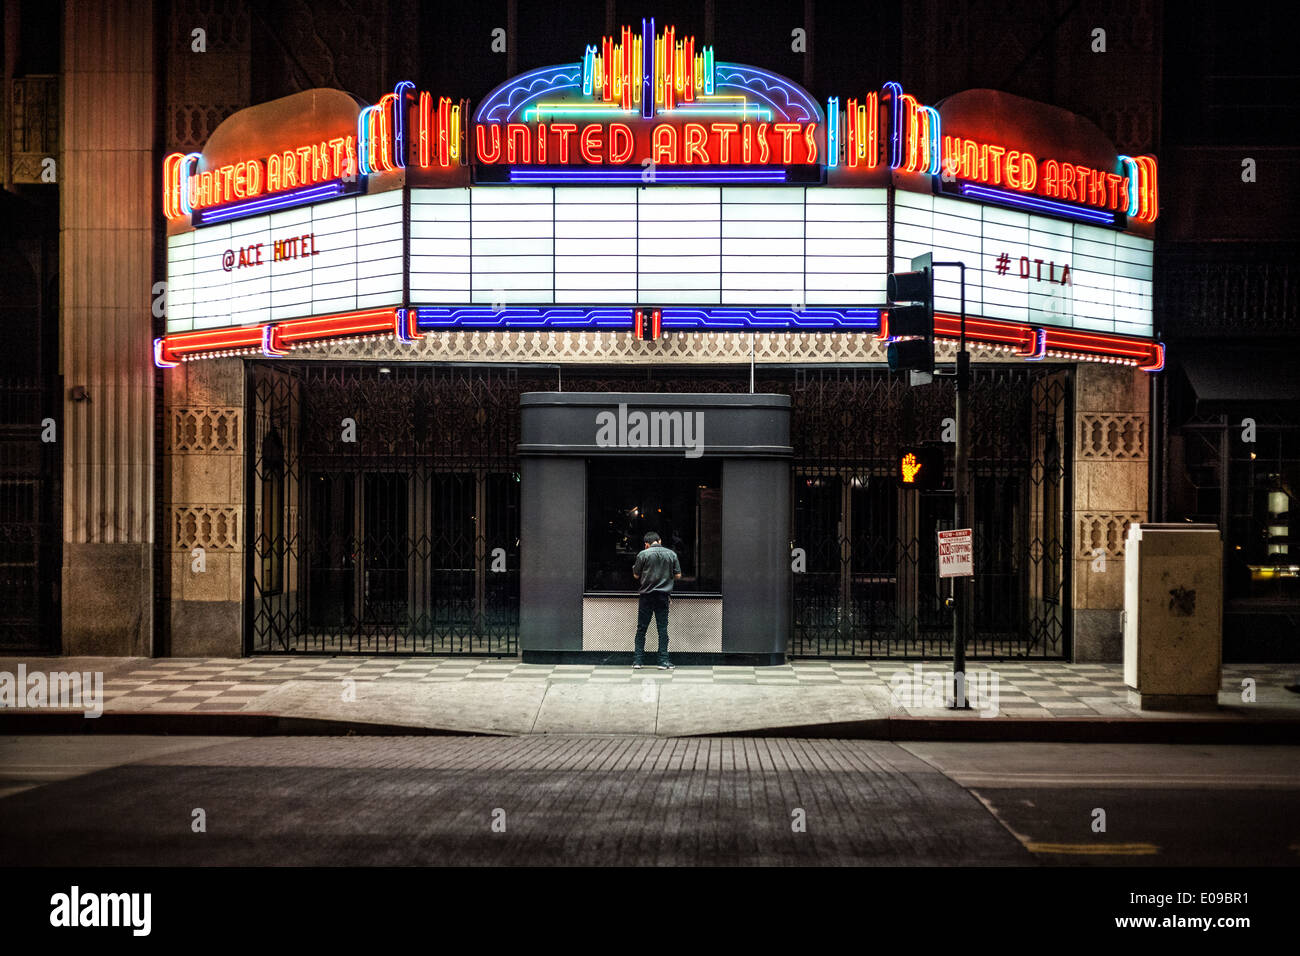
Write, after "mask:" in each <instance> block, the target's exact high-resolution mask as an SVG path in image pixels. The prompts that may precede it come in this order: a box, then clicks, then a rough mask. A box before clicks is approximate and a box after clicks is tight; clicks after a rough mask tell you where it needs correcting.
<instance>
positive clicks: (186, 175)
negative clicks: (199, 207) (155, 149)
mask: <svg viewBox="0 0 1300 956" xmlns="http://www.w3.org/2000/svg"><path fill="white" fill-rule="evenodd" d="M202 158H203V154H202V153H186V154H185V156H184V157H183V158H182V159H181V169H180V173H181V209H182V210H184V212H185V215H187V216H189V215H193V213H194V210H193V208H191V206H190V172H189V165H190V160H194V170H195V172H197V171H198V168H199V160H200V159H202Z"/></svg>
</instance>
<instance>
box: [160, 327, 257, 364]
mask: <svg viewBox="0 0 1300 956" xmlns="http://www.w3.org/2000/svg"><path fill="white" fill-rule="evenodd" d="M262 328H263V327H262V326H260V325H240V326H236V327H234V328H230V329H204V330H203V331H201V332H177V333H175V334H173V335H165V336H163V355H164V356H170V357H171V358H173V359H175V358H176V357H177V356H180V355H188V354H190V353H192V352H212V351H216V350H218V349H238V348H252V347H254V346H256V347H257V348H261V347H262Z"/></svg>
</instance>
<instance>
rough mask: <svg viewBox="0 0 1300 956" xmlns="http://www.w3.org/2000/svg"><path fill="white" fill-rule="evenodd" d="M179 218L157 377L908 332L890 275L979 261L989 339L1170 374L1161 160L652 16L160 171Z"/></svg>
mask: <svg viewBox="0 0 1300 956" xmlns="http://www.w3.org/2000/svg"><path fill="white" fill-rule="evenodd" d="M575 52H577V51H575ZM163 211H164V214H165V215H166V217H167V220H168V240H167V246H168V249H167V253H168V315H167V334H166V335H165V336H164V337H163V338H162V339H160V340H158V342H157V343H156V344H155V359H156V361H157V362H158V364H159V365H163V366H168V365H172V364H175V363H176V362H179V361H187V360H191V359H194V358H198V357H203V356H214V355H234V354H240V355H258V354H267V355H281V354H287V353H288V352H289V351H291V350H292V349H294V348H298V347H301V346H303V345H305V344H310V343H312V342H315V341H320V340H328V339H338V338H348V337H355V336H372V335H391V336H396V337H397V338H398V339H400V340H403V341H413V340H415V339H416V338H418V337H420V336H421V335H423V334H424V333H425V332H427V331H433V330H439V329H449V328H505V329H509V328H572V329H608V330H624V331H627V332H628V333H629V334H632V332H633V329H634V328H638V327H642V328H651V329H654V330H655V331H656V333H658V332H667V333H672V332H674V331H683V330H697V329H714V330H728V331H734V330H760V329H761V330H772V331H779V330H789V331H798V330H816V331H830V332H836V331H838V332H857V333H863V332H866V333H874V334H877V335H887V333H888V330H887V329H886V328H882V327H881V322H880V311H881V307H882V306H883V305H884V302H885V295H884V292H885V276H886V275H887V274H888V273H889V272H890V271H891V269H892V268H894V265H895V263H897V262H899V261H902V262H905V261H907V260H908V259H910V258H911V257H912V256H914V255H917V254H919V253H921V252H925V251H932V252H933V253H934V254H935V255H936V257H937V258H939V259H944V260H960V261H964V262H965V263H966V264H967V266H968V269H967V279H968V286H967V290H966V307H967V314H968V316H970V317H971V321H970V322H969V323H968V332H969V333H970V335H971V337H973V338H974V339H975V340H977V341H984V342H986V343H988V344H992V345H996V346H999V347H1003V348H1006V349H1009V350H1012V351H1015V352H1019V353H1020V354H1022V355H1023V356H1024V357H1026V358H1028V359H1035V358H1043V357H1046V356H1057V357H1068V358H1078V359H1082V360H1100V361H1112V362H1122V363H1125V364H1130V365H1136V366H1139V367H1142V368H1146V369H1148V370H1155V369H1158V368H1159V367H1161V366H1162V364H1163V346H1161V345H1159V344H1158V343H1156V342H1154V341H1153V340H1152V339H1151V334H1152V320H1151V262H1152V239H1151V236H1152V224H1153V223H1154V221H1155V218H1156V216H1157V215H1158V198H1157V189H1156V165H1155V161H1154V159H1152V158H1151V157H1146V156H1140V157H1127V156H1120V155H1118V154H1117V153H1116V151H1115V149H1114V147H1113V146H1112V145H1111V144H1110V143H1109V142H1108V141H1106V139H1105V137H1104V136H1103V135H1102V134H1101V133H1100V132H1099V131H1098V130H1097V129H1096V127H1094V126H1092V124H1090V123H1088V122H1087V121H1086V120H1083V119H1081V118H1080V117H1076V116H1073V115H1072V114H1069V113H1066V112H1065V111H1062V110H1058V109H1056V108H1054V107H1049V106H1046V105H1044V104H1037V103H1031V102H1029V101H1026V100H1022V99H1020V98H1018V97H1012V96H1009V95H1008V94H1003V93H996V92H994V91H989V90H974V91H969V92H967V93H960V94H957V95H955V96H952V97H949V98H948V99H946V100H944V101H942V102H940V103H938V104H936V105H934V106H928V105H925V104H922V103H920V102H918V101H917V100H916V99H915V98H914V97H912V96H910V95H909V94H907V93H906V92H905V91H904V90H903V89H902V87H901V86H899V85H898V84H896V83H887V84H885V85H884V87H882V88H881V89H879V90H869V91H859V92H858V93H855V94H854V95H853V96H845V97H843V98H841V97H832V98H830V99H829V100H828V101H827V102H826V103H824V104H822V103H818V102H817V101H816V100H814V99H813V97H812V96H811V95H809V94H808V92H807V91H805V90H803V89H802V88H800V87H799V86H798V85H797V84H795V83H793V82H792V81H790V80H789V79H787V78H785V77H781V76H778V75H777V74H774V73H772V72H770V71H768V70H765V69H762V68H760V67H755V66H748V65H744V64H737V63H729V62H725V61H720V60H716V59H715V58H714V51H713V49H712V48H711V47H707V46H698V45H697V44H696V42H695V40H694V38H692V37H682V36H678V35H677V34H676V32H675V31H674V29H673V28H672V27H667V28H664V29H658V28H656V26H655V23H654V21H653V20H647V21H643V22H642V24H641V26H640V28H639V29H636V28H633V27H625V28H624V29H623V30H622V31H621V32H620V33H619V35H618V36H614V37H606V38H604V39H603V40H602V41H601V42H600V43H599V44H592V45H589V46H587V47H586V48H585V50H583V51H582V53H581V58H580V59H579V60H577V61H575V62H572V63H567V64H561V65H558V66H555V67H547V68H543V69H539V70H533V71H531V72H529V73H526V74H523V75H522V76H519V77H516V78H513V79H511V80H509V81H508V82H506V83H503V84H502V85H501V86H499V87H498V88H497V89H495V90H493V91H491V92H490V93H489V94H488V95H487V96H486V97H485V98H484V99H483V100H482V102H481V103H479V104H478V105H477V107H476V108H472V107H471V104H470V103H469V101H467V100H452V99H451V98H449V97H436V96H434V95H433V94H432V93H429V92H422V91H417V90H416V89H415V87H414V85H413V84H411V83H407V82H402V83H398V84H397V85H396V86H395V87H394V88H393V90H392V91H391V92H388V93H385V94H384V95H383V96H382V97H380V99H379V101H378V102H377V103H375V104H374V105H367V104H365V103H362V102H361V101H359V100H357V99H355V98H354V97H351V96H350V95H348V94H345V93H342V92H340V91H337V90H312V91H308V92H306V93H301V94H297V95H295V96H292V97H286V98H285V99H283V100H277V101H275V102H272V103H268V104H264V105H262V106H257V107H251V108H250V109H247V110H243V111H241V112H239V113H236V114H235V115H234V116H232V117H230V118H229V119H227V120H226V121H225V122H224V123H222V124H221V126H220V127H219V128H218V129H217V131H216V132H215V133H214V134H213V136H212V138H211V140H210V141H209V142H208V144H206V146H205V147H204V150H203V152H202V153H191V154H179V153H178V154H173V155H171V156H168V157H167V158H166V160H165V161H164V167H163ZM891 233H892V237H893V244H892V248H891V246H890V241H889V237H890V235H891ZM936 293H937V296H936V308H937V309H938V311H939V315H937V317H936V331H937V333H938V335H939V336H940V337H946V336H949V335H951V334H953V333H954V332H955V329H956V314H957V311H958V309H959V290H958V289H957V288H956V286H955V285H954V284H953V283H952V282H950V281H949V279H948V277H947V276H944V275H940V276H939V277H938V282H937V284H936Z"/></svg>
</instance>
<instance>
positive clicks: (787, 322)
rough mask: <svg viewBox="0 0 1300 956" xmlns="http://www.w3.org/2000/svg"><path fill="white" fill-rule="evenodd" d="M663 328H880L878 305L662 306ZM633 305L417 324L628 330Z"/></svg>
mask: <svg viewBox="0 0 1300 956" xmlns="http://www.w3.org/2000/svg"><path fill="white" fill-rule="evenodd" d="M659 311H660V313H661V316H662V326H661V327H662V328H663V329H665V330H668V329H677V330H681V331H688V330H709V329H716V330H719V331H726V330H751V329H752V330H756V331H763V330H768V331H780V330H783V329H784V330H797V329H815V330H826V331H851V332H874V331H877V330H878V329H879V328H880V310H879V309H856V308H854V309H834V308H820V307H819V308H809V309H803V310H796V309H762V308H759V309H730V308H719V309H713V308H710V309H689V308H661V309H660V310H659ZM633 313H634V310H633V309H619V308H601V309H583V308H534V307H507V308H502V309H493V308H489V307H486V306H478V307H463V308H461V307H429V306H425V307H421V308H419V309H417V310H416V324H417V326H418V327H419V328H420V329H421V330H425V329H430V330H432V329H449V328H477V329H502V328H569V329H612V330H619V331H621V330H627V329H630V328H631V327H632V322H633Z"/></svg>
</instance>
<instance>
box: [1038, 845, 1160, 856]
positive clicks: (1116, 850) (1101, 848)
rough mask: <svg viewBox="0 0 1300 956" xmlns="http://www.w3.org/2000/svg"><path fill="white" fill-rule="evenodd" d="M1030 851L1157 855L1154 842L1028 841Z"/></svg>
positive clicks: (1076, 854) (1075, 853)
mask: <svg viewBox="0 0 1300 956" xmlns="http://www.w3.org/2000/svg"><path fill="white" fill-rule="evenodd" d="M1025 849H1026V850H1028V851H1029V852H1030V853H1061V854H1068V855H1071V856H1155V855H1156V854H1157V853H1159V852H1160V847H1158V846H1156V845H1155V844H1154V843H1026V844H1025Z"/></svg>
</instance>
